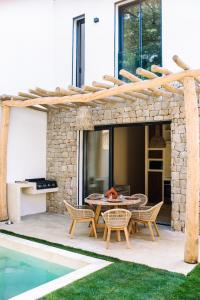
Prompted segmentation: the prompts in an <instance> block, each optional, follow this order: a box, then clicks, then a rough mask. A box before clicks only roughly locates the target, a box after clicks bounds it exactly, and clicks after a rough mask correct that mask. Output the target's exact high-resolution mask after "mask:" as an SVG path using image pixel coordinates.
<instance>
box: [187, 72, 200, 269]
mask: <svg viewBox="0 0 200 300" xmlns="http://www.w3.org/2000/svg"><path fill="white" fill-rule="evenodd" d="M183 82H184V104H185V121H186V148H187V186H186V217H185V254H184V260H185V262H187V263H191V264H194V263H197V262H198V238H199V180H200V177H199V112H198V101H197V95H196V91H195V81H194V78H191V77H185V78H184V80H183Z"/></svg>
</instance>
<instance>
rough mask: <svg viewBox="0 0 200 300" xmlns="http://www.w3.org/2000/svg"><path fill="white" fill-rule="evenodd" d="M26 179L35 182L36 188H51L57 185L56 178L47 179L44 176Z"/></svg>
mask: <svg viewBox="0 0 200 300" xmlns="http://www.w3.org/2000/svg"><path fill="white" fill-rule="evenodd" d="M26 181H28V182H35V183H36V189H37V190H42V189H52V188H57V186H58V185H57V182H56V180H48V179H45V178H30V179H26Z"/></svg>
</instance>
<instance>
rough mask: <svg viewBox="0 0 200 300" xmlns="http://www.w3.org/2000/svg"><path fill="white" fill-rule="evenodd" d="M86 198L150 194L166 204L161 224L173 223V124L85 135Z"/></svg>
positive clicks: (101, 130) (108, 129) (107, 129)
mask: <svg viewBox="0 0 200 300" xmlns="http://www.w3.org/2000/svg"><path fill="white" fill-rule="evenodd" d="M84 141H85V142H84V197H86V196H87V195H89V194H92V193H95V192H98V193H99V192H100V193H102V194H103V193H104V192H105V191H106V190H107V189H108V188H109V187H111V186H114V187H115V188H116V189H117V191H118V193H120V194H123V195H133V194H136V193H143V194H146V195H148V205H152V206H153V205H155V204H156V203H158V202H160V201H162V200H163V201H164V205H163V207H162V209H161V212H160V215H159V218H158V221H159V222H160V223H162V224H169V225H170V223H171V131H170V124H169V123H163V124H162V123H153V124H148V125H146V124H131V125H128V126H117V127H116V126H113V127H112V126H108V127H105V128H97V129H96V130H95V131H88V132H85V133H84Z"/></svg>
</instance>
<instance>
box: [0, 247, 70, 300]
mask: <svg viewBox="0 0 200 300" xmlns="http://www.w3.org/2000/svg"><path fill="white" fill-rule="evenodd" d="M72 271H74V270H73V269H71V268H68V267H65V266H62V265H58V264H55V263H51V262H48V261H45V260H43V259H38V258H35V257H33V256H29V255H26V254H23V253H21V252H18V251H14V250H10V249H8V248H4V247H0V299H1V300H7V299H9V298H11V297H14V296H17V295H19V294H21V293H23V292H25V291H28V290H30V289H32V288H35V287H37V286H39V285H41V284H44V283H47V282H49V281H51V280H54V279H56V278H58V277H61V276H63V275H66V274H68V273H70V272H72Z"/></svg>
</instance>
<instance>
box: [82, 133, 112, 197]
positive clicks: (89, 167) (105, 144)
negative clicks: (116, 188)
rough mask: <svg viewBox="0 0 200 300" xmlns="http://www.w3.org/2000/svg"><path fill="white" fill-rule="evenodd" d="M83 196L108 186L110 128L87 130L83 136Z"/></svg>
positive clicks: (100, 191)
mask: <svg viewBox="0 0 200 300" xmlns="http://www.w3.org/2000/svg"><path fill="white" fill-rule="evenodd" d="M84 139H85V141H84V197H87V196H88V195H89V194H92V193H101V194H103V193H104V192H105V191H106V190H107V189H108V188H109V178H110V176H109V173H110V171H109V166H110V159H109V157H110V142H109V141H110V130H97V131H87V132H85V137H84Z"/></svg>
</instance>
